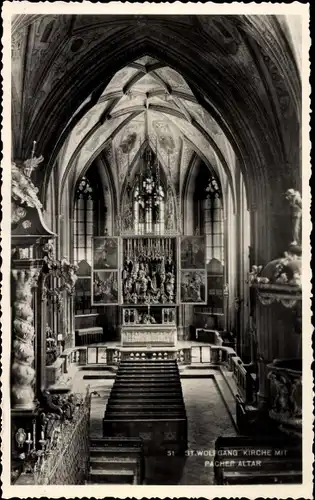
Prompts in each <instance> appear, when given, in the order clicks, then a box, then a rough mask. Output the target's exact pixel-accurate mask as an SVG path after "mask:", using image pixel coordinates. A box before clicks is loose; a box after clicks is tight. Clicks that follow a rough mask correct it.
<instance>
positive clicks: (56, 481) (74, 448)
mask: <svg viewBox="0 0 315 500" xmlns="http://www.w3.org/2000/svg"><path fill="white" fill-rule="evenodd" d="M90 406H91V395H90V393H89V389H88V390H87V393H86V396H85V398H84V399H83V400H82V401H81V402H80V403H79V405H78V406H77V408H76V410H75V412H74V415H73V419H72V420H65V421H64V422H62V423H61V424H60V426H58V427H55V428H54V430H53V433H52V436H51V438H50V440H49V442H48V443H47V445H46V446H45V448H44V450H43V452H42V454H41V456H40V457H39V459H38V462H37V464H36V465H35V469H34V480H35V484H41V485H44V484H46V485H63V484H69V485H70V484H84V482H85V480H86V477H87V474H88V461H89V420H90ZM65 464H66V466H65Z"/></svg>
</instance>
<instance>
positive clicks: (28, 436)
mask: <svg viewBox="0 0 315 500" xmlns="http://www.w3.org/2000/svg"><path fill="white" fill-rule="evenodd" d="M27 440H28V441H31V433H30V432H28V433H27Z"/></svg>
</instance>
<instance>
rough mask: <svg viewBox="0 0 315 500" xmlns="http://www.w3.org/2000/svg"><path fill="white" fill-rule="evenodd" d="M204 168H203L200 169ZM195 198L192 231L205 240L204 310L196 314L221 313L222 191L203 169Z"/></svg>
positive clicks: (198, 180) (222, 257) (222, 282)
mask: <svg viewBox="0 0 315 500" xmlns="http://www.w3.org/2000/svg"><path fill="white" fill-rule="evenodd" d="M203 167H204V166H203ZM195 186H196V188H195V197H194V220H195V232H196V233H198V234H203V235H205V237H206V262H207V285H208V291H207V295H208V298H207V307H202V306H197V307H196V311H199V312H207V313H210V314H223V288H224V260H225V259H224V216H223V202H222V192H221V188H220V185H219V182H218V180H217V178H216V177H215V175H213V174H211V175H210V176H209V172H208V171H207V170H206V169H205V168H202V169H200V171H199V175H197V178H196V184H195Z"/></svg>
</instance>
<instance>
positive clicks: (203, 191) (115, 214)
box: [11, 14, 302, 485]
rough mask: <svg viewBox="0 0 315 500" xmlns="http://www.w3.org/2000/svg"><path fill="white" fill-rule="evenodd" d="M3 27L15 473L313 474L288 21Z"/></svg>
mask: <svg viewBox="0 0 315 500" xmlns="http://www.w3.org/2000/svg"><path fill="white" fill-rule="evenodd" d="M11 28H12V55H11V72H12V116H11V124H12V167H11V176H12V196H11V199H12V202H11V204H12V220H11V248H12V261H11V274H12V280H11V303H12V341H11V483H12V484H14V485H24V484H36V485H37V484H46V485H63V484H170V485H172V484H173V485H176V484H179V485H180V484H187V485H189V484H196V485H197V484H202V485H211V484H219V485H220V484H226V485H234V484H274V483H282V484H288V483H291V484H293V483H297V484H298V483H301V482H302V287H301V264H302V244H301V223H302V220H301V218H302V196H301V193H302V154H301V105H302V84H301V31H300V26H299V23H298V19H293V18H292V17H290V16H285V15H281V16H280V15H270V16H267V15H266V16H263V15H225V16H223V15H218V16H215V15H208V16H206V15H195V16H191V15H187V16H184V15H183V16H169V15H161V16H155V15H152V16H149V15H119V16H118V15H117V16H116V15H106V16H105V15H53V14H51V15H42V14H41V15H33V14H32V15H24V14H23V15H22V14H21V15H18V16H15V18H14V19H13V21H12V27H11ZM244 450H245V451H244ZM246 450H251V455H250V459H249V458H248V455H247V454H246ZM275 450H278V452H277V453H275ZM279 450H280V451H279Z"/></svg>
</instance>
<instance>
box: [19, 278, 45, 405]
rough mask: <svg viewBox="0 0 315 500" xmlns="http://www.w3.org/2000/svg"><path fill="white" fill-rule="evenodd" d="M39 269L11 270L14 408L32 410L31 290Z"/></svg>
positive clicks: (33, 375)
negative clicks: (13, 292) (13, 289)
mask: <svg viewBox="0 0 315 500" xmlns="http://www.w3.org/2000/svg"><path fill="white" fill-rule="evenodd" d="M39 273H40V269H38V268H30V269H21V270H19V269H13V270H12V275H13V278H14V280H15V300H14V302H13V307H14V312H15V317H14V320H13V332H14V340H13V363H12V403H13V406H14V407H15V408H23V409H32V408H33V404H34V403H33V402H34V390H33V384H34V377H35V370H34V368H33V362H34V345H33V342H34V335H35V329H34V312H33V308H32V301H33V292H32V289H33V288H34V286H35V285H36V283H37V280H38V276H39Z"/></svg>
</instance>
